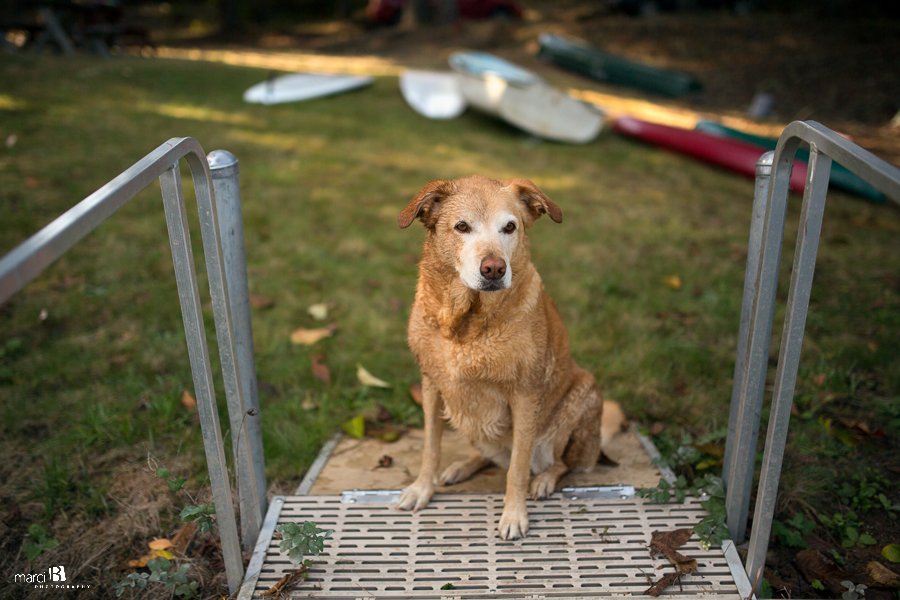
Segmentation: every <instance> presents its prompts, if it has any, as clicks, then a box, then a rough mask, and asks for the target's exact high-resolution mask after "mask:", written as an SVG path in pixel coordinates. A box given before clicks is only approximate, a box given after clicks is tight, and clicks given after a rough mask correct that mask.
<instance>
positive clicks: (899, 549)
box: [881, 544, 900, 563]
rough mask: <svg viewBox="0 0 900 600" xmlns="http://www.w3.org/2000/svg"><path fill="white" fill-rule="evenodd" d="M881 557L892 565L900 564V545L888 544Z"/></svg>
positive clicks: (882, 550)
mask: <svg viewBox="0 0 900 600" xmlns="http://www.w3.org/2000/svg"><path fill="white" fill-rule="evenodd" d="M881 555H882V556H883V557H885V558H886V559H887V560H889V561H891V562H892V563H900V544H888V545H887V546H885V547H884V548H882V549H881Z"/></svg>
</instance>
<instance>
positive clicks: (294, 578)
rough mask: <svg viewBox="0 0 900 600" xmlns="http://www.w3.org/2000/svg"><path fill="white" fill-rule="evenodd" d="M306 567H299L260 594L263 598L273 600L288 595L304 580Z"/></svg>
mask: <svg viewBox="0 0 900 600" xmlns="http://www.w3.org/2000/svg"><path fill="white" fill-rule="evenodd" d="M306 577H307V575H306V565H301V566H300V568H299V569H297V570H296V571H291V572H290V573H288V574H287V575H285V576H284V577H282V578H281V579H279V580H278V583H276V584H275V585H273V586H272V587H270V588H269V589H268V590H266V591H265V592H263V593H262V595H263V596H274V597H275V600H278V598H281V596H282V595H285V594H287V593H289V592H290V591H291V590H292V589H293V588H294V586H295V585H297V584H298V583H299V582H300V581H305V580H306Z"/></svg>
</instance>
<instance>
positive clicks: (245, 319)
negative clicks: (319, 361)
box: [207, 150, 268, 550]
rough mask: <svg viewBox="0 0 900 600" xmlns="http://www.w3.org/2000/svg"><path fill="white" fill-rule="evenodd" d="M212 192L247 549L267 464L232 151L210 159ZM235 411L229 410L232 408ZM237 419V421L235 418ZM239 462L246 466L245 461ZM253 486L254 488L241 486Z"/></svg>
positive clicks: (258, 517) (258, 520)
mask: <svg viewBox="0 0 900 600" xmlns="http://www.w3.org/2000/svg"><path fill="white" fill-rule="evenodd" d="M207 160H208V162H209V169H210V175H211V176H212V181H213V189H214V190H215V201H216V212H217V216H218V221H219V236H220V240H221V244H222V254H223V256H224V263H225V275H226V279H227V282H228V299H229V302H230V306H231V321H232V325H233V327H234V339H235V345H236V347H237V362H238V365H239V367H240V373H241V388H242V391H243V396H244V406H243V408H244V413H243V415H234V416H232V421H235V420H237V421H238V422H241V423H242V426H241V428H240V435H241V436H246V437H247V439H248V442H249V452H250V456H249V460H248V461H247V464H248V465H249V467H250V473H249V476H248V477H246V478H244V477H240V476H239V477H238V482H239V485H238V495H239V496H240V499H241V500H240V504H241V539H242V541H243V548H244V550H250V549H252V548H253V546H254V544H255V543H256V538H257V536H258V535H259V528H260V526H261V524H262V521H263V516H264V515H265V514H266V509H267V507H268V500H267V498H266V488H267V486H266V465H265V458H264V456H263V445H262V429H261V426H260V410H259V392H258V389H257V382H256V361H255V358H254V352H253V327H252V325H251V322H250V290H249V286H248V283H247V256H246V252H245V249H244V221H243V218H242V216H241V215H242V213H241V189H240V169H239V166H238V160H237V158H235V156H234V155H233V154H232V153H231V152H228V151H227V150H213V151H212V152H210V153H209V156H208V157H207ZM229 409H230V407H229ZM235 417H237V419H235ZM234 431H235V430H234V427H233V426H232V435H233V436H234V437H233V439H232V441H233V443H234V445H235V452H239V451H240V450H241V449H242V448H243V445H241V444H238V439H237V435H236V434H235V433H234ZM238 464H239V465H240V464H242V463H241V462H240V461H239V462H238ZM245 481H250V482H252V483H253V486H252V488H250V489H246V488H245V486H244V485H242V484H243V483H244V482H245Z"/></svg>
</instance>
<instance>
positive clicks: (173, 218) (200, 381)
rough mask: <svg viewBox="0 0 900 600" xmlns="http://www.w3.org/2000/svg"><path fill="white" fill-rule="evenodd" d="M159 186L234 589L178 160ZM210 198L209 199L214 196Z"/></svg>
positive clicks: (232, 545)
mask: <svg viewBox="0 0 900 600" xmlns="http://www.w3.org/2000/svg"><path fill="white" fill-rule="evenodd" d="M194 185H195V188H196V191H197V198H198V204H199V203H200V200H199V199H200V197H201V196H202V195H203V193H204V190H203V189H202V188H203V187H205V186H203V185H202V183H201V182H198V181H197V178H195V181H194ZM159 187H160V189H161V190H162V196H163V205H164V207H165V212H166V225H167V227H168V230H169V244H170V246H171V248H172V262H173V263H174V265H175V281H176V283H177V284H178V298H179V300H180V301H181V316H182V320H183V321H184V332H185V339H186V341H187V347H188V359H189V360H190V363H191V373H192V375H193V379H194V394H195V395H196V397H197V409H198V412H199V414H200V432H201V435H202V436H203V448H204V450H205V451H206V464H207V467H208V468H209V483H210V487H211V488H212V494H213V502H215V506H216V523H217V525H218V528H219V537H220V538H221V540H222V557H223V559H224V562H225V573H226V575H227V577H228V589H229V590H230V591H232V592H234V590H236V589H237V588H238V587H239V586H240V582H241V579H242V578H243V571H244V565H243V561H242V558H241V551H240V539H239V538H238V531H237V523H236V520H235V514H234V505H233V503H232V498H231V483H230V481H229V478H228V466H227V464H226V462H225V450H224V445H223V443H222V434H221V429H220V427H219V411H218V408H217V407H216V396H215V387H214V386H213V378H212V369H211V367H210V362H209V350H208V346H207V343H206V329H205V328H204V327H203V308H202V306H201V305H200V292H199V289H198V286H197V271H196V268H195V267H194V260H193V254H192V251H191V235H190V230H189V229H188V227H187V211H186V210H185V203H184V190H183V188H182V185H181V171H180V170H179V168H178V163H177V162H176V163H175V164H174V165H172V166H171V167H169V168H168V169H166V170H165V171H164V172H163V173H162V174H161V175H160V176H159ZM206 194H207V195H211V194H212V189H207V190H206ZM208 201H210V202H211V199H208ZM202 212H203V209H202V208H201V213H202ZM203 237H204V238H206V237H207V236H203ZM210 287H212V285H210ZM213 295H215V294H213ZM216 316H218V314H217V315H216ZM219 320H220V319H218V318H217V319H216V321H219ZM222 341H223V338H221V337H220V338H219V342H220V344H221V343H222ZM220 353H221V352H220ZM222 362H223V363H224V362H225V361H224V360H223V361H222ZM223 371H224V366H223ZM226 379H227V378H226Z"/></svg>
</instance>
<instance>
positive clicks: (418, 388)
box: [409, 383, 422, 404]
mask: <svg viewBox="0 0 900 600" xmlns="http://www.w3.org/2000/svg"><path fill="white" fill-rule="evenodd" d="M409 395H410V396H412V399H413V400H415V402H416V404H422V384H421V383H414V384H412V385H411V386H409Z"/></svg>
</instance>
